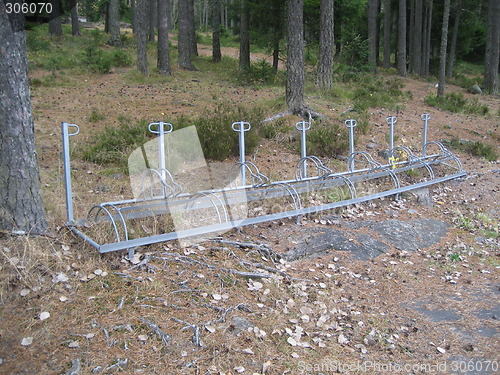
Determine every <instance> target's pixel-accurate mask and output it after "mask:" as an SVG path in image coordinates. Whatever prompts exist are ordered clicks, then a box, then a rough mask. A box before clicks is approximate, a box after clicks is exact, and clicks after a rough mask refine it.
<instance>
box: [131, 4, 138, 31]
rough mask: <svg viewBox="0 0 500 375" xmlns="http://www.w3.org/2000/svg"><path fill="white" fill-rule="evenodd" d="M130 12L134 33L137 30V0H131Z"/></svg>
mask: <svg viewBox="0 0 500 375" xmlns="http://www.w3.org/2000/svg"><path fill="white" fill-rule="evenodd" d="M130 14H131V16H132V25H131V26H132V33H134V34H135V33H136V31H137V5H136V0H130Z"/></svg>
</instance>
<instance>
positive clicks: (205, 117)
mask: <svg viewBox="0 0 500 375" xmlns="http://www.w3.org/2000/svg"><path fill="white" fill-rule="evenodd" d="M262 119H263V113H262V111H261V110H260V109H259V108H253V109H248V108H245V107H242V106H235V105H234V104H232V103H227V102H219V103H217V104H216V105H215V107H213V108H209V109H207V110H205V111H203V112H202V113H201V114H200V115H198V117H195V118H189V117H185V116H183V117H180V118H178V119H177V120H176V121H175V122H174V123H173V125H174V129H180V128H183V127H186V126H192V125H194V126H196V130H197V132H198V137H199V139H200V143H201V147H202V149H203V153H204V155H205V157H206V158H208V159H212V160H224V159H225V158H227V157H228V156H230V155H238V147H239V143H238V133H237V132H235V131H233V129H232V128H231V124H232V123H234V122H236V121H245V122H249V123H250V125H251V126H252V127H254V128H257V129H254V130H252V131H248V132H246V133H245V150H246V152H247V153H251V152H252V151H253V150H254V148H255V147H256V146H257V145H258V141H259V136H258V128H259V126H260V122H261V121H262Z"/></svg>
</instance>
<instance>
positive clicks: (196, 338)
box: [171, 317, 201, 347]
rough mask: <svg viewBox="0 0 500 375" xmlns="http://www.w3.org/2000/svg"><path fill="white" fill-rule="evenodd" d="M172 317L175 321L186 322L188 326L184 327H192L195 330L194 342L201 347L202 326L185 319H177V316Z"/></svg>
mask: <svg viewBox="0 0 500 375" xmlns="http://www.w3.org/2000/svg"><path fill="white" fill-rule="evenodd" d="M171 319H172V320H173V321H174V322H177V323H181V324H185V325H186V327H184V328H183V329H186V328H191V329H192V330H193V338H192V340H193V344H195V345H196V346H197V347H201V338H200V327H199V326H198V325H196V324H191V323H188V322H185V321H184V320H181V319H177V318H175V317H172V318H171Z"/></svg>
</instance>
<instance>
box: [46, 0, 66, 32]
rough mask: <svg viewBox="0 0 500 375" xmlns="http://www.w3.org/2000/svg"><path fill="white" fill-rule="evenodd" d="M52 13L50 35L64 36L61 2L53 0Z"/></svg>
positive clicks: (50, 15)
mask: <svg viewBox="0 0 500 375" xmlns="http://www.w3.org/2000/svg"><path fill="white" fill-rule="evenodd" d="M51 3H52V12H51V13H50V14H49V34H50V35H54V36H62V34H63V32H62V26H61V3H60V0H51Z"/></svg>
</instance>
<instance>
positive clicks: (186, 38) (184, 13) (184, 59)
mask: <svg viewBox="0 0 500 375" xmlns="http://www.w3.org/2000/svg"><path fill="white" fill-rule="evenodd" d="M188 1H189V0H179V37H178V43H177V48H178V51H179V67H181V68H182V69H187V70H194V69H195V67H194V66H193V62H192V61H191V39H190V35H189V4H188Z"/></svg>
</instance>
